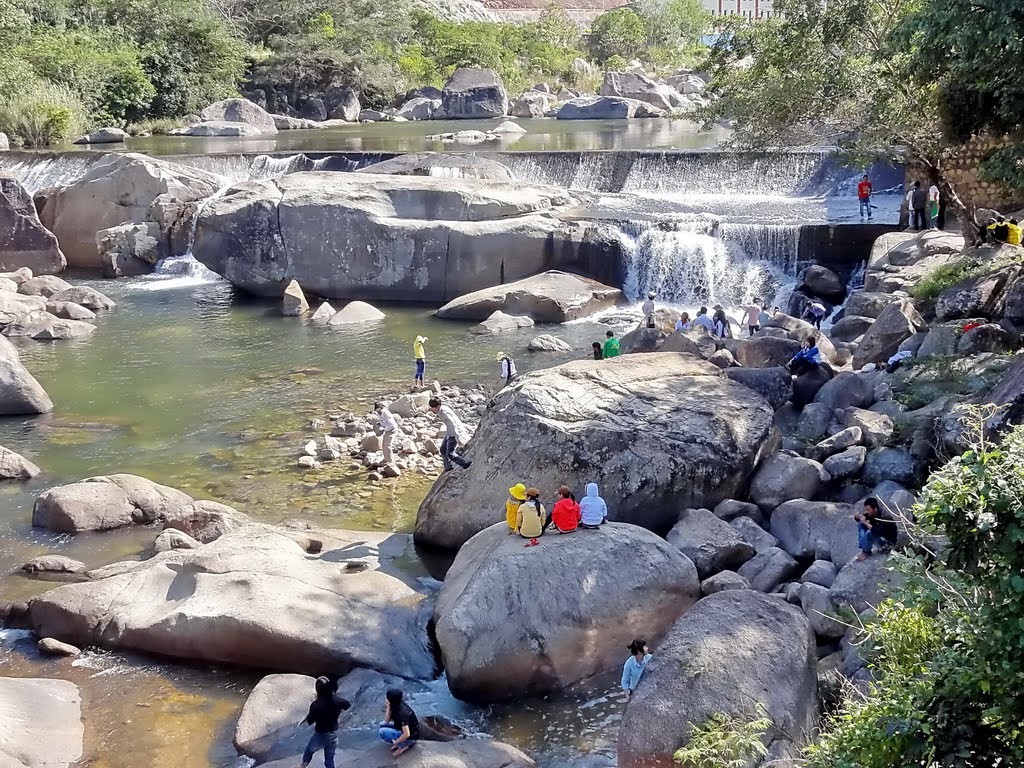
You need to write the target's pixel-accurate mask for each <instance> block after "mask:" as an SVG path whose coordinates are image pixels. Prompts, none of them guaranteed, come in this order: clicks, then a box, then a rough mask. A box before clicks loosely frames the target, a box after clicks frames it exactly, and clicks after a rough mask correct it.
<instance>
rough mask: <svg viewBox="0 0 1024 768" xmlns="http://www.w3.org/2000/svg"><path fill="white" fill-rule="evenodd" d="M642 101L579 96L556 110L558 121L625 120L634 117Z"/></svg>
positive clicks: (616, 97)
mask: <svg viewBox="0 0 1024 768" xmlns="http://www.w3.org/2000/svg"><path fill="white" fill-rule="evenodd" d="M641 106H643V102H642V101H637V100H636V99H624V98H622V97H620V96H580V97H578V98H575V99H570V100H569V101H567V102H565V103H564V104H563V105H562V106H561V107H559V109H558V115H557V117H558V119H559V120H627V119H629V118H631V117H636V113H637V110H638V109H639V108H640V107H641Z"/></svg>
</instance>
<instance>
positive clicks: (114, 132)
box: [72, 128, 128, 144]
mask: <svg viewBox="0 0 1024 768" xmlns="http://www.w3.org/2000/svg"><path fill="white" fill-rule="evenodd" d="M127 138H128V134H127V132H125V131H124V130H122V129H121V128H97V129H96V130H95V131H93V132H92V133H87V134H85V135H84V136H79V137H78V138H77V139H75V140H74V141H73V142H72V143H73V144H123V143H124V141H125V139H127Z"/></svg>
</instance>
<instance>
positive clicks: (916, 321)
mask: <svg viewBox="0 0 1024 768" xmlns="http://www.w3.org/2000/svg"><path fill="white" fill-rule="evenodd" d="M927 327H928V324H927V323H926V322H925V320H924V318H923V317H921V315H920V314H919V313H918V311H917V310H916V309H915V308H914V303H913V302H912V301H910V299H901V300H900V301H894V302H892V303H891V304H889V305H888V306H887V307H886V308H885V309H883V310H882V313H881V314H880V315H879V316H878V317H877V318H876V319H875V322H873V323H872V324H871V327H870V328H868V330H867V331H865V333H864V335H863V336H862V337H861V340H860V343H859V344H858V345H857V350H856V351H855V352H854V353H853V367H854V368H861V367H862V366H864V365H866V364H868V363H885V362H886V361H887V360H888V359H889V358H890V357H892V356H893V355H894V354H896V352H897V350H898V349H899V348H900V344H901V343H903V341H905V340H906V339H908V338H910V337H911V336H913V335H914V334H915V333H918V332H919V331H922V330H924V329H925V328H927Z"/></svg>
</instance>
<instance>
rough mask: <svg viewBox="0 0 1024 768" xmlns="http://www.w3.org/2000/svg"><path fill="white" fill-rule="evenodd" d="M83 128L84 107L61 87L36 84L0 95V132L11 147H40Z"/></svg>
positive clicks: (78, 131)
mask: <svg viewBox="0 0 1024 768" xmlns="http://www.w3.org/2000/svg"><path fill="white" fill-rule="evenodd" d="M85 129H86V117H85V108H84V107H83V105H82V103H81V101H80V100H79V98H78V96H77V95H76V94H75V93H74V92H73V91H71V90H69V89H67V88H65V87H63V86H59V85H54V84H52V83H46V82H42V81H38V82H36V83H33V84H32V85H31V86H30V87H27V88H25V89H24V90H21V91H17V92H14V93H11V94H10V95H5V96H0V132H2V133H6V134H7V135H8V137H9V138H10V139H11V140H12V141H13V142H14V143H15V144H23V145H25V146H27V147H44V146H46V145H48V144H56V143H58V142H61V141H67V140H69V139H72V138H74V137H75V136H77V135H79V134H81V133H83V132H84V131H85Z"/></svg>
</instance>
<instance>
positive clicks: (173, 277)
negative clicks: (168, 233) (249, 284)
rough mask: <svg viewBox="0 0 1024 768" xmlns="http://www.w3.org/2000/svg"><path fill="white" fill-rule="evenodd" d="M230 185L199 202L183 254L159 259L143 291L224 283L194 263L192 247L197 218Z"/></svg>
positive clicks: (213, 273)
mask: <svg viewBox="0 0 1024 768" xmlns="http://www.w3.org/2000/svg"><path fill="white" fill-rule="evenodd" d="M230 188H231V185H227V186H225V187H222V188H221V189H219V190H218V191H217V192H215V193H214V194H212V195H210V197H208V198H206V199H205V200H202V201H200V203H199V206H198V207H197V208H196V215H195V216H194V217H193V219H192V225H191V226H190V227H189V232H188V248H187V249H186V250H185V253H183V254H181V255H179V256H168V257H167V258H166V259H161V260H160V261H159V262H157V265H156V266H155V267H154V268H153V272H152V274H151V275H150V278H149V279H148V280H147V281H146V282H145V283H144V284H143V286H142V287H143V290H147V291H162V290H168V289H171V288H183V287H187V286H192V285H203V284H205V283H220V282H224V278H222V277H221V276H220V275H218V274H217V273H216V272H214V271H212V270H210V269H209V268H207V266H206V265H205V264H203V263H202V262H199V261H196V259H195V257H194V256H193V255H192V245H193V243H195V240H196V230H197V229H198V228H199V217H200V216H202V215H203V210H204V209H205V208H206V206H207V205H209V204H210V203H211V202H213V201H214V200H216V199H217V198H219V197H221V196H223V195H224V194H225V193H226V192H227V191H228V189H230Z"/></svg>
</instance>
